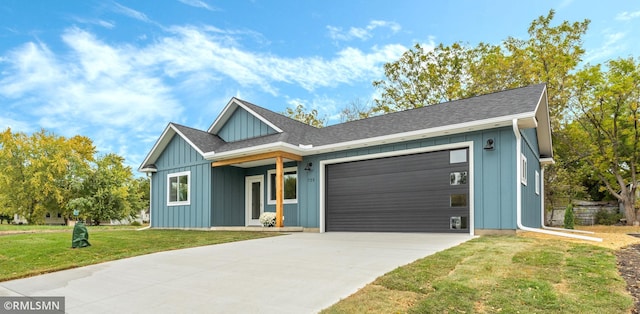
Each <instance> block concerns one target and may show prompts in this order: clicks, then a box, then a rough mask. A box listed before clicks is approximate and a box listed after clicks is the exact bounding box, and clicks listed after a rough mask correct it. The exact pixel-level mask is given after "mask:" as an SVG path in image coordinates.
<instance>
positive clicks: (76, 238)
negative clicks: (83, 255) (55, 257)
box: [71, 222, 91, 249]
mask: <svg viewBox="0 0 640 314" xmlns="http://www.w3.org/2000/svg"><path fill="white" fill-rule="evenodd" d="M87 246H91V243H89V232H87V227H86V226H85V225H84V223H82V222H77V223H76V225H75V226H74V227H73V239H72V240H71V247H72V248H74V249H75V248H83V247H87Z"/></svg>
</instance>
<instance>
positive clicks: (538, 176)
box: [536, 170, 540, 195]
mask: <svg viewBox="0 0 640 314" xmlns="http://www.w3.org/2000/svg"><path fill="white" fill-rule="evenodd" d="M536 194H538V195H540V173H539V172H538V170H536Z"/></svg>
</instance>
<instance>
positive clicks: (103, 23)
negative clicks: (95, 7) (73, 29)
mask: <svg viewBox="0 0 640 314" xmlns="http://www.w3.org/2000/svg"><path fill="white" fill-rule="evenodd" d="M72 19H73V20H74V21H76V22H78V23H82V24H92V25H98V26H101V27H104V28H107V29H112V28H114V27H115V26H116V24H115V23H114V22H113V21H105V20H101V19H85V18H81V17H73V18H72Z"/></svg>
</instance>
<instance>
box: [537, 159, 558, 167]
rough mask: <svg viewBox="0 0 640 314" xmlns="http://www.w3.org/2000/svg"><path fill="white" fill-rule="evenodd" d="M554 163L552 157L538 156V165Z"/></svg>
mask: <svg viewBox="0 0 640 314" xmlns="http://www.w3.org/2000/svg"><path fill="white" fill-rule="evenodd" d="M555 163H556V161H555V160H553V158H540V165H543V166H544V165H554V164H555Z"/></svg>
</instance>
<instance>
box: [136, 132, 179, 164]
mask: <svg viewBox="0 0 640 314" xmlns="http://www.w3.org/2000/svg"><path fill="white" fill-rule="evenodd" d="M169 130H171V131H173V132H175V129H174V128H172V127H171V123H169V124H167V126H166V127H165V128H164V131H162V134H161V135H160V137H159V138H158V140H157V141H156V143H155V144H154V145H153V148H151V151H149V154H147V157H146V158H145V159H144V161H143V162H142V164H141V165H140V167H139V168H138V171H139V172H147V171H145V169H148V168H143V167H144V166H146V165H147V164H148V163H149V160H151V158H152V157H153V159H154V160H155V159H157V158H158V156H154V155H156V150H157V149H158V147H159V146H160V144H161V143H163V142H165V141H167V143H163V146H165V147H166V145H167V144H168V140H166V139H165V137H166V136H167V133H168V132H169ZM158 155H159V154H158Z"/></svg>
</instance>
